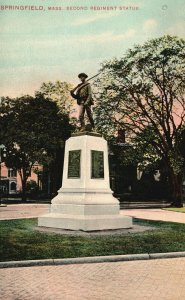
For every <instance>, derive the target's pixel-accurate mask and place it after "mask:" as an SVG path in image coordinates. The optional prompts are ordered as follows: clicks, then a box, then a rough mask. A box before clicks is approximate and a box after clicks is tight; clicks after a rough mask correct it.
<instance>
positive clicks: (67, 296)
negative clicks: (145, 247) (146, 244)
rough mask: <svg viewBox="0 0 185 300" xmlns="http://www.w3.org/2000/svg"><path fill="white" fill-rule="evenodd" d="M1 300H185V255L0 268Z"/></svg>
mask: <svg viewBox="0 0 185 300" xmlns="http://www.w3.org/2000/svg"><path fill="white" fill-rule="evenodd" d="M0 286H1V293H0V299H1V300H15V299H17V300H41V299H42V300H118V299H119V300H158V299H160V300H183V299H184V295H185V258H173V259H160V260H158V259H156V260H151V261H130V262H112V263H98V264H96V263H95V264H82V265H81V264H79V265H78V264H77V265H63V266H61V265H60V266H44V267H43V266H42V267H26V268H15V269H1V270H0Z"/></svg>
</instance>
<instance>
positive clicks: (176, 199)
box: [171, 173, 183, 207]
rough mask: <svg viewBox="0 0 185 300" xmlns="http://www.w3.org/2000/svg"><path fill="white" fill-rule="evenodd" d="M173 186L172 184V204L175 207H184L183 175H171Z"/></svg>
mask: <svg viewBox="0 0 185 300" xmlns="http://www.w3.org/2000/svg"><path fill="white" fill-rule="evenodd" d="M171 184H172V190H173V192H172V199H173V200H172V203H171V206H173V207H183V199H182V176H181V174H178V175H176V174H174V173H172V174H171Z"/></svg>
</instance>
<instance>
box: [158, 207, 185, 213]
mask: <svg viewBox="0 0 185 300" xmlns="http://www.w3.org/2000/svg"><path fill="white" fill-rule="evenodd" d="M162 209H164V210H171V211H176V212H181V213H185V207H179V208H177V207H166V208H162Z"/></svg>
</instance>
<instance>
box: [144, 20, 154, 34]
mask: <svg viewBox="0 0 185 300" xmlns="http://www.w3.org/2000/svg"><path fill="white" fill-rule="evenodd" d="M156 27H157V21H156V20H155V19H148V20H146V21H145V22H144V24H143V30H144V31H146V32H148V31H152V30H154V29H155V28H156Z"/></svg>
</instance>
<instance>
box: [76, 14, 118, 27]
mask: <svg viewBox="0 0 185 300" xmlns="http://www.w3.org/2000/svg"><path fill="white" fill-rule="evenodd" d="M118 14H119V12H106V13H102V12H101V13H98V14H95V15H92V16H88V17H85V18H80V19H77V20H75V21H74V22H72V24H71V25H73V26H80V25H85V24H89V23H94V22H97V21H99V20H103V19H107V18H111V17H114V16H116V15H118Z"/></svg>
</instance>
